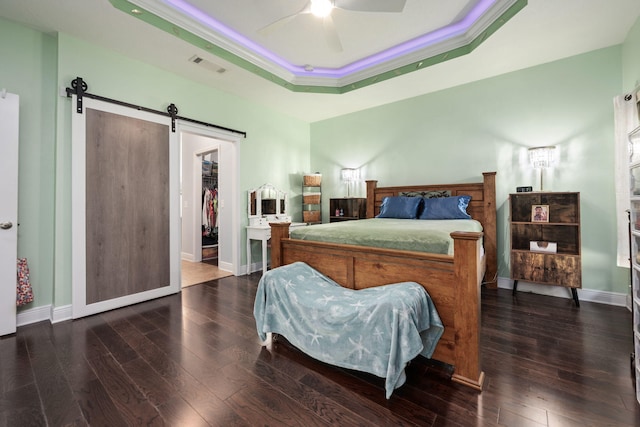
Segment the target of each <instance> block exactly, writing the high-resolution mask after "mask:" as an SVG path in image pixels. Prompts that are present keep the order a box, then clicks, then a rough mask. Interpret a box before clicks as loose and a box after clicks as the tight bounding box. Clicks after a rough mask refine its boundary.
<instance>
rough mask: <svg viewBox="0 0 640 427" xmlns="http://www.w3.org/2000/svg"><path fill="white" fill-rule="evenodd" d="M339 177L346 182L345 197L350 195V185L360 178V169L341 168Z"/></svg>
mask: <svg viewBox="0 0 640 427" xmlns="http://www.w3.org/2000/svg"><path fill="white" fill-rule="evenodd" d="M340 178H341V179H342V181H343V182H346V183H347V197H351V185H352V184H353V183H354V182H357V181H359V180H360V169H349V168H345V169H342V170H341V171H340Z"/></svg>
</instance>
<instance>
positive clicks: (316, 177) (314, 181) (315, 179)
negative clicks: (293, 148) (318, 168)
mask: <svg viewBox="0 0 640 427" xmlns="http://www.w3.org/2000/svg"><path fill="white" fill-rule="evenodd" d="M321 183H322V174H319V173H312V174H308V175H303V177H302V185H304V186H305V187H319V186H320V184H321Z"/></svg>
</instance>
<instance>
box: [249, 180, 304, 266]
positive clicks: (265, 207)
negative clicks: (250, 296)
mask: <svg viewBox="0 0 640 427" xmlns="http://www.w3.org/2000/svg"><path fill="white" fill-rule="evenodd" d="M247 206H248V208H249V225H248V226H247V274H250V273H251V241H252V240H260V241H261V243H262V272H263V273H264V272H265V271H267V264H268V260H269V256H268V255H269V254H268V249H267V248H268V242H269V239H270V238H271V227H270V226H269V223H270V222H291V216H290V215H289V213H288V209H287V208H288V201H287V193H285V192H284V191H280V190H278V189H277V188H275V187H274V186H273V185H271V184H264V185H262V186H261V187H259V188H256V189H254V190H250V191H249V192H248V200H247ZM306 225H307V224H306V223H304V222H297V223H296V222H294V223H292V224H291V225H290V226H289V228H295V227H304V226H306Z"/></svg>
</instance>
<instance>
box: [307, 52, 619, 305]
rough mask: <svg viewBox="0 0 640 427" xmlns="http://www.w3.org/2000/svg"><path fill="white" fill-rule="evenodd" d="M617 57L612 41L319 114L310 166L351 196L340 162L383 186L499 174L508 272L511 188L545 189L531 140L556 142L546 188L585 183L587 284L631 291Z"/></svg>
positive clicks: (330, 190) (501, 242) (501, 241)
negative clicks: (618, 210) (621, 218)
mask: <svg viewBox="0 0 640 427" xmlns="http://www.w3.org/2000/svg"><path fill="white" fill-rule="evenodd" d="M621 61H622V60H621V47H620V46H617V47H611V48H607V49H602V50H598V51H594V52H590V53H587V54H584V55H579V56H575V57H571V58H568V59H564V60H561V61H556V62H552V63H548V64H544V65H540V66H536V67H532V68H528V69H525V70H521V71H517V72H512V73H509V74H505V75H501V76H498V77H494V78H490V79H486V80H482V81H477V82H474V83H470V84H465V85H462V86H458V87H454V88H451V89H447V90H443V91H440V92H436V93H432V94H428V95H424V96H419V97H416V98H413V99H409V100H404V101H400V102H396V103H393V104H388V105H384V106H381V107H376V108H372V109H369V110H365V111H360V112H357V113H353V114H349V115H345V116H341V117H338V118H334V119H329V120H325V121H321V122H316V123H313V124H312V126H311V168H312V169H313V170H317V171H320V172H322V173H323V174H324V175H325V177H326V178H325V185H324V186H323V193H324V197H325V198H326V202H328V198H329V197H335V196H338V197H341V196H343V195H344V189H343V188H342V187H341V185H340V183H339V170H340V168H342V167H360V168H362V170H363V175H364V177H365V179H377V180H378V181H379V185H382V186H387V185H396V184H412V183H413V184H420V183H438V182H472V181H479V180H481V179H482V172H484V171H497V172H498V175H497V197H498V259H499V266H498V268H499V276H500V277H503V278H508V277H509V253H508V250H509V241H508V236H509V233H508V229H507V226H508V212H507V211H508V195H509V193H510V192H514V191H515V189H516V187H517V186H521V185H532V186H533V187H534V189H535V190H538V189H539V188H540V183H539V178H538V175H537V173H536V171H535V170H534V169H532V168H531V166H530V165H529V164H528V161H527V148H529V147H533V146H543V145H555V146H557V147H558V148H559V152H560V159H559V163H558V165H557V167H555V168H554V169H552V170H549V171H547V173H546V175H545V178H544V182H545V185H544V189H545V190H556V191H579V192H581V204H582V212H581V213H582V253H583V287H584V288H588V289H594V290H603V291H612V292H620V293H626V291H627V286H628V277H627V276H628V272H627V271H625V269H620V268H617V267H616V266H615V265H616V257H615V251H616V241H615V235H616V234H615V223H614V221H613V220H612V218H614V214H613V213H614V207H615V196H614V182H613V164H614V162H613V153H614V150H613V108H612V98H613V97H614V96H615V95H618V94H619V93H621V88H622V81H621V77H622V70H621ZM360 194H362V195H364V190H363V189H361V193H360ZM324 202H325V200H323V203H324ZM323 206H325V207H326V206H328V203H324V205H323ZM327 213H328V212H325V215H326V214H327Z"/></svg>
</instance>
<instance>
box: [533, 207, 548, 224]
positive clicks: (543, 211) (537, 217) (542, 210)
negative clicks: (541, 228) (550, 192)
mask: <svg viewBox="0 0 640 427" xmlns="http://www.w3.org/2000/svg"><path fill="white" fill-rule="evenodd" d="M531 222H549V205H532V206H531Z"/></svg>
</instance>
